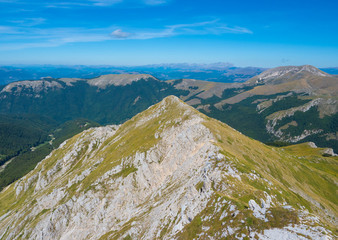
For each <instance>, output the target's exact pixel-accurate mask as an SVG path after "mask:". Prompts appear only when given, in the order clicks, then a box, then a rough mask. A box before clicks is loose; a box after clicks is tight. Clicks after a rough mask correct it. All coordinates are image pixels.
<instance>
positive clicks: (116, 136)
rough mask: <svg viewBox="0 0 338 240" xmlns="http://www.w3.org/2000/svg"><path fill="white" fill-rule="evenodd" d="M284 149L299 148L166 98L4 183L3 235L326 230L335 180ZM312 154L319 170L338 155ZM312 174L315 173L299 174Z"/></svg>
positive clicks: (321, 233) (263, 234)
mask: <svg viewBox="0 0 338 240" xmlns="http://www.w3.org/2000/svg"><path fill="white" fill-rule="evenodd" d="M135 136H137V137H135ZM306 149H307V148H306ZM311 149H312V148H311ZM286 151H288V152H286ZM291 151H296V152H298V150H297V148H296V149H292V150H290V151H289V150H286V149H277V148H272V147H269V146H266V145H264V144H262V143H260V142H257V141H255V140H252V139H250V138H248V137H246V136H244V135H242V134H240V133H239V132H238V131H236V130H234V129H233V128H231V127H229V126H227V125H226V124H224V123H221V122H219V121H217V120H214V119H211V118H209V117H207V116H205V115H203V114H202V113H200V112H198V111H197V110H196V109H194V108H192V107H190V106H188V105H187V104H185V103H184V102H182V101H181V100H179V99H178V98H177V97H174V96H169V97H166V98H164V99H163V100H162V101H161V102H160V103H158V104H156V105H154V106H152V107H149V108H148V109H147V110H145V111H144V112H142V113H140V114H138V115H136V116H135V117H133V118H132V119H130V120H129V121H127V122H125V123H124V124H122V125H121V126H106V127H99V128H94V129H89V130H86V131H85V132H83V133H80V134H78V135H76V136H75V137H73V138H71V139H69V140H67V141H66V142H64V143H63V144H62V145H61V146H60V147H59V148H58V149H57V150H55V151H53V152H52V153H51V154H50V155H49V156H48V157H46V159H44V160H43V161H42V162H41V163H40V164H39V165H38V166H37V167H36V168H35V169H34V170H33V171H32V172H31V173H29V174H28V175H27V176H26V177H24V178H22V179H21V180H19V181H17V182H16V183H15V184H12V185H10V186H8V187H7V188H6V189H4V190H3V191H2V192H1V193H0V200H1V201H0V216H1V217H0V221H1V224H0V225H2V226H3V227H2V228H0V236H1V237H3V238H4V239H11V238H12V237H14V236H21V237H22V238H28V239H63V238H76V239H98V238H100V239H111V238H114V239H115V238H118V239H123V238H128V237H129V238H130V237H131V238H137V239H154V238H156V239H172V238H174V239H187V237H188V239H192V238H200V239H203V238H205V237H208V236H210V237H214V238H221V237H233V238H242V237H243V236H245V235H246V236H250V237H255V236H256V237H259V238H263V239H264V238H268V237H269V236H276V234H278V236H282V237H289V238H291V239H297V238H298V236H303V235H305V236H312V237H325V236H327V237H330V236H333V235H334V234H335V233H334V232H332V231H331V230H330V229H329V228H327V227H326V226H327V225H326V224H329V225H331V224H336V223H334V221H336V220H334V219H333V218H332V219H331V217H330V216H335V215H337V212H336V209H335V208H334V204H333V203H334V201H335V200H334V198H333V195H332V194H334V192H330V191H329V192H326V193H325V191H326V189H327V187H334V186H335V185H334V179H336V177H335V176H334V175H332V174H330V173H329V172H326V171H323V170H320V169H317V167H316V165H309V164H308V163H307V162H306V161H307V160H306V159H305V158H304V161H302V164H305V165H304V166H302V164H300V163H299V161H300V160H299V159H298V156H295V155H292V154H291ZM303 151H305V150H303ZM306 151H308V150H306ZM311 151H313V152H311V153H309V154H310V156H311V157H315V158H316V159H317V161H319V162H320V163H321V164H322V166H326V167H329V166H332V167H333V166H335V165H334V162H335V161H336V160H337V159H336V158H328V159H326V160H325V161H328V162H326V163H325V161H324V159H323V158H322V157H321V156H320V155H318V153H316V151H317V150H313V149H312V150H311ZM289 152H290V153H289ZM327 164H328V165H327ZM296 169H298V170H299V171H297V170H296ZM281 171H282V172H283V175H280V173H281ZM311 171H316V173H317V174H318V175H311V176H306V175H307V174H309V173H311ZM297 176H301V178H302V184H301V185H299V184H295V183H296V182H298V181H299V180H298V178H297ZM310 179H315V181H318V182H319V183H320V186H318V185H316V184H314V183H313V182H311V181H310ZM289 186H292V187H293V188H294V189H293V190H291V189H290V187H289ZM309 186H311V188H313V189H311V188H309ZM331 191H332V190H331ZM322 192H324V193H325V194H324V195H322ZM327 194H329V195H327ZM301 196H302V197H301ZM15 199H17V201H16V200H15ZM313 199H315V201H314V200H313ZM260 201H261V205H259V204H257V202H260ZM316 201H318V202H319V203H320V204H322V205H323V206H324V207H325V211H324V210H323V209H321V208H320V206H317V205H316V204H315V203H314V202H316ZM332 201H333V203H332ZM332 204H333V205H332ZM306 209H307V210H306ZM307 211H311V212H313V213H314V214H316V215H317V217H316V218H315V217H313V216H312V217H311V215H309V213H307ZM324 212H325V214H324ZM332 214H333V215H332ZM243 221H244V223H246V224H247V226H250V227H246V226H245V225H244V226H243ZM322 221H323V222H325V224H324V223H323V222H322ZM331 221H332V223H330V222H331ZM333 226H336V225H333ZM94 228H95V229H94ZM302 234H303V235H302Z"/></svg>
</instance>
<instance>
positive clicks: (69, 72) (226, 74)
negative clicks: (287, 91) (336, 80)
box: [0, 62, 338, 85]
mask: <svg viewBox="0 0 338 240" xmlns="http://www.w3.org/2000/svg"><path fill="white" fill-rule="evenodd" d="M265 70H267V69H266V68H259V67H236V66H234V65H233V64H231V63H223V62H219V63H211V64H191V63H168V64H151V65H144V66H109V65H101V66H100V65H99V66H85V65H77V66H67V65H13V66H0V85H5V84H8V83H10V82H14V81H22V80H40V79H42V78H45V77H52V78H94V77H98V76H101V75H106V74H121V73H131V74H150V75H152V76H154V77H156V78H158V79H160V80H170V79H182V78H189V79H197V80H204V81H213V82H225V83H232V82H244V81H247V80H249V79H250V78H252V77H254V76H257V75H258V74H260V73H262V72H263V71H265ZM321 70H323V71H324V72H326V73H329V74H333V75H338V68H322V69H321Z"/></svg>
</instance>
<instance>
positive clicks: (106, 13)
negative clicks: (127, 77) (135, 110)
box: [0, 0, 338, 67]
mask: <svg viewBox="0 0 338 240" xmlns="http://www.w3.org/2000/svg"><path fill="white" fill-rule="evenodd" d="M337 2H338V1H336V0H331V1H327V0H322V1H317V0H307V1H303V0H298V1H297V0H293V1H291V0H284V1H274V0H256V1H252V0H250V1H249V0H247V1H240V0H238V1H227V0H223V1H221V0H214V1H202V0H194V1H190V0H180V1H179V0H82V1H80V0H74V1H67V0H64V1H62V0H61V1H41V0H32V1H25V0H0V64H1V65H6V64H66V65H67V64H70V65H78V64H88V65H100V64H108V65H144V64H156V63H181V62H188V63H212V62H229V63H233V64H234V65H236V66H259V67H275V66H280V65H303V64H312V65H315V66H317V67H337V66H338V14H337V9H338V3H337Z"/></svg>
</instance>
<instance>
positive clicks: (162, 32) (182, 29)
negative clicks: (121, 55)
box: [111, 20, 253, 39]
mask: <svg viewBox="0 0 338 240" xmlns="http://www.w3.org/2000/svg"><path fill="white" fill-rule="evenodd" d="M227 33H232V34H252V33H253V32H252V31H251V30H249V29H247V28H244V27H238V26H234V27H231V26H228V25H226V24H223V23H220V22H219V20H213V21H206V22H197V23H190V24H176V25H169V26H166V27H164V28H163V29H154V30H134V31H133V30H131V31H122V29H121V28H119V29H117V30H115V31H113V32H112V33H111V36H112V37H113V38H117V39H152V38H163V37H172V36H178V35H207V34H211V35H221V34H227Z"/></svg>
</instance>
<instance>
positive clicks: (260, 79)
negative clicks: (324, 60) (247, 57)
mask: <svg viewBox="0 0 338 240" xmlns="http://www.w3.org/2000/svg"><path fill="white" fill-rule="evenodd" d="M302 74H303V75H304V74H306V75H310V76H317V77H330V75H329V74H327V73H325V72H323V71H321V70H319V69H318V68H316V67H314V66H311V65H303V66H282V67H276V68H271V69H268V70H266V71H264V72H262V73H261V74H259V75H258V76H256V77H253V78H252V79H251V80H249V81H248V82H249V83H273V82H274V81H275V80H281V79H284V80H294V79H296V78H300V77H301V75H302Z"/></svg>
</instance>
